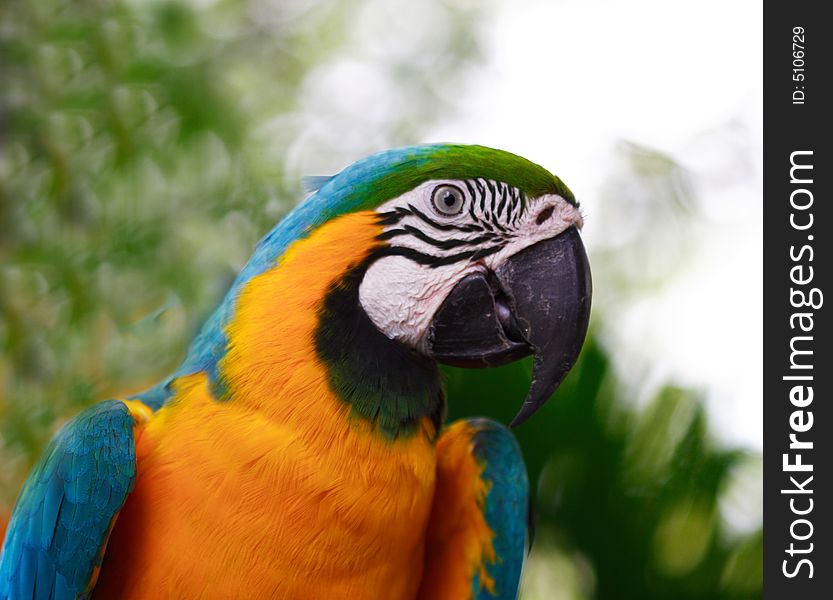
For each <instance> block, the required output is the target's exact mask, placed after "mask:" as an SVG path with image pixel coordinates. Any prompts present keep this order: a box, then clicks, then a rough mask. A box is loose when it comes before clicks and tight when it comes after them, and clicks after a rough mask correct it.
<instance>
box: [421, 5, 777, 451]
mask: <svg viewBox="0 0 833 600" xmlns="http://www.w3.org/2000/svg"><path fill="white" fill-rule="evenodd" d="M761 32H762V11H761V7H760V5H759V4H758V3H757V2H752V1H751V0H741V1H731V2H730V1H726V0H721V1H717V0H705V1H700V2H684V3H683V2H668V1H664V2H663V1H656V0H631V1H629V2H615V1H612V0H611V1H603V0H602V1H600V0H596V1H587V0H584V1H581V0H572V1H561V2H531V1H528V0H521V1H511V0H500V1H499V2H498V10H497V11H496V12H495V14H493V15H491V16H490V25H489V27H488V30H487V32H486V36H485V39H486V40H487V44H486V46H485V51H486V57H485V58H486V60H485V64H484V65H483V67H482V68H481V69H480V70H479V71H478V72H476V73H475V76H474V77H473V78H472V80H470V81H466V82H464V83H463V84H462V85H461V87H460V88H459V89H458V90H456V91H455V93H457V94H459V103H460V106H462V107H464V109H463V110H461V111H460V112H461V114H455V115H454V116H453V118H451V119H449V120H448V122H446V123H442V124H440V125H439V126H438V127H437V128H436V129H435V130H434V131H432V132H431V133H430V135H428V136H426V141H461V142H471V143H480V144H484V145H490V146H495V147H499V148H504V149H507V150H510V151H515V152H518V153H520V154H524V155H525V156H526V157H527V158H530V159H532V160H534V161H535V162H538V163H540V164H542V165H544V166H546V167H548V168H550V169H552V170H553V171H554V172H555V173H556V174H558V175H559V176H561V177H562V179H564V181H565V182H566V183H567V184H568V185H569V186H570V188H571V189H572V190H573V191H574V192H575V193H576V195H577V196H578V197H579V199H580V200H581V201H582V204H583V208H584V210H585V211H586V213H587V215H588V219H587V224H586V226H585V232H584V233H585V235H584V237H585V240H586V242H587V244H588V247H589V251H590V255H591V262H592V256H593V250H594V248H598V247H600V246H603V245H604V244H605V240H603V239H599V237H598V236H599V235H600V232H601V231H602V230H604V231H605V232H607V233H605V235H608V233H609V231H610V227H611V226H614V227H615V224H611V223H610V222H607V223H605V214H604V211H603V207H602V206H601V201H600V196H601V195H602V191H603V185H604V183H605V174H606V173H609V172H610V171H611V169H612V167H611V160H612V158H611V157H612V154H613V151H614V149H615V146H616V144H617V142H619V141H622V140H627V141H629V142H634V143H637V144H640V145H644V146H647V147H649V148H653V149H656V150H658V151H660V152H663V153H666V154H667V155H669V156H670V157H671V158H673V159H674V160H675V161H677V162H678V163H679V164H681V165H682V167H683V168H684V169H685V170H686V172H687V173H688V175H689V177H690V181H692V182H693V184H694V192H695V194H696V197H697V199H698V202H699V205H700V209H701V210H700V214H699V216H698V222H697V223H696V224H694V225H693V226H692V227H690V228H689V229H688V234H689V235H692V236H693V237H694V239H695V243H693V244H691V246H690V250H689V252H688V253H687V255H686V260H685V261H681V262H680V264H679V266H678V267H676V268H675V269H674V270H673V273H674V277H673V278H672V280H671V281H670V282H669V283H667V284H665V285H663V286H661V287H660V288H659V289H651V290H649V291H646V292H645V293H642V294H634V295H631V296H629V297H628V299H626V300H622V303H620V304H619V305H617V306H616V309H615V311H613V314H611V311H610V310H607V311H606V317H608V319H607V321H609V322H607V323H606V325H607V326H608V329H607V330H606V331H604V332H603V335H604V337H605V339H606V340H607V342H608V343H609V344H611V345H612V347H613V348H614V349H616V350H617V351H616V352H615V355H616V356H617V357H618V359H619V364H618V368H619V371H620V373H621V374H622V375H623V376H625V377H626V378H627V377H628V374H635V375H632V376H631V378H630V381H629V383H630V384H631V385H633V386H634V387H635V389H640V390H642V391H643V394H642V395H641V397H643V398H647V397H648V394H649V391H650V389H652V388H654V389H655V386H656V385H659V384H661V383H663V382H665V381H668V380H673V381H676V382H677V383H680V384H682V385H684V386H687V387H688V386H690V387H694V388H696V389H701V390H703V391H704V392H706V393H705V396H706V401H707V405H708V408H709V415H710V418H711V420H712V423H713V425H714V427H715V430H716V432H717V434H718V435H719V436H720V439H722V440H723V441H724V442H726V443H727V444H731V445H735V444H739V445H741V446H743V447H746V448H749V449H753V450H761V448H762V427H763V407H762V378H763V374H762V322H763V316H762V256H761V255H762V248H763V245H762V244H763V227H762V184H761V180H762V154H763V146H762V143H763V142H762V104H763V101H762V97H763V75H762V52H761V48H762V38H761ZM620 210H621V209H620ZM600 211H601V213H602V214H599V213H600ZM597 224H598V225H600V226H598V227H597ZM601 225H605V226H601ZM597 232H599V233H597ZM644 234H645V235H651V232H650V231H646V232H644ZM658 238H659V236H658ZM656 252H657V253H662V252H663V247H662V241H661V240H659V239H658V243H657V248H656ZM604 285H605V281H604V280H599V279H598V278H597V279H596V281H595V286H596V299H595V300H594V302H597V303H598V302H599V301H601V302H602V303H605V294H606V291H605V289H604ZM613 301H615V298H614V299H611V298H608V302H607V303H606V305H607V306H608V307H609V306H610V304H611V303H612V302H613ZM610 317H613V318H610ZM637 395H638V394H637Z"/></svg>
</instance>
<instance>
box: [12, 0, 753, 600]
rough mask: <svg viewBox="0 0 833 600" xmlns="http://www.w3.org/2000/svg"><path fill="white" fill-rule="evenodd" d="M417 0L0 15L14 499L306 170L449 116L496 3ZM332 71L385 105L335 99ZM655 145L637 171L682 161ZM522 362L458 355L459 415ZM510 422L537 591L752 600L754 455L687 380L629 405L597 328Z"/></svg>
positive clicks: (152, 374) (41, 6) (83, 5)
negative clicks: (532, 507)
mask: <svg viewBox="0 0 833 600" xmlns="http://www.w3.org/2000/svg"><path fill="white" fill-rule="evenodd" d="M401 6H402V5H398V4H396V3H391V2H385V1H384V0H360V1H357V2H301V1H287V2H282V3H276V4H274V5H271V4H269V3H268V2H265V1H255V0H252V1H250V2H246V1H242V0H226V1H217V2H213V3H212V2H207V3H202V2H190V3H189V2H175V1H156V2H119V1H115V0H98V1H85V2H73V3H69V2H60V1H57V0H44V1H41V2H24V1H23V0H11V1H9V2H5V3H3V4H2V5H1V6H0V61H2V62H0V81H2V88H0V467H2V468H1V469H0V506H2V505H3V504H5V505H7V506H8V505H10V504H11V503H12V502H13V499H14V497H15V495H16V493H17V490H18V489H19V487H20V485H21V483H22V480H23V477H24V476H25V474H26V472H28V469H29V468H30V467H31V465H32V463H33V461H34V460H36V458H37V456H38V454H39V452H40V451H41V449H42V448H43V446H44V444H45V443H46V441H47V440H48V439H49V437H50V435H51V434H52V433H53V432H54V430H55V429H56V427H58V426H59V424H60V423H61V421H62V420H63V419H64V418H66V417H67V416H69V415H72V414H74V413H75V412H77V411H78V410H80V409H81V408H83V407H84V406H87V405H89V404H90V403H92V402H95V401H97V400H99V399H102V398H105V397H108V396H117V395H123V394H124V393H125V392H129V391H134V390H137V389H141V388H143V387H146V386H147V385H149V384H152V383H154V382H155V381H156V380H158V379H159V378H161V377H162V376H163V375H165V374H167V373H169V372H170V371H171V370H172V369H173V368H174V367H175V366H176V364H177V363H178V361H179V360H180V359H181V357H182V355H183V353H184V350H185V348H186V346H187V344H188V341H189V339H190V337H191V336H192V335H193V333H194V332H195V330H196V329H197V327H198V326H199V324H200V322H201V320H202V319H203V318H204V317H205V316H206V315H207V314H208V313H209V312H210V310H211V309H212V308H213V306H214V305H215V304H216V303H217V302H218V301H219V299H220V298H221V297H222V295H223V293H224V291H225V289H226V287H227V286H228V284H229V283H230V281H231V279H232V278H233V276H234V275H235V273H236V272H237V270H238V269H239V268H240V266H241V265H242V264H243V263H244V262H245V260H246V258H247V256H248V254H249V252H250V251H251V249H252V248H253V247H254V244H255V243H256V241H257V239H258V238H259V237H260V236H261V235H263V234H264V233H265V232H266V231H267V230H268V229H269V228H271V227H272V226H273V225H274V223H275V222H277V221H278V220H279V219H280V217H281V216H282V215H283V214H284V213H285V212H286V211H287V210H288V209H289V207H291V206H292V204H293V203H294V202H296V201H297V199H298V198H300V196H301V192H300V188H299V185H298V175H299V171H300V170H302V169H303V168H304V166H305V165H304V163H305V161H306V162H312V163H313V164H315V165H316V166H317V167H318V168H321V166H324V167H328V168H330V167H332V168H335V167H337V166H339V165H343V164H345V163H347V162H349V161H350V160H352V159H355V158H358V157H359V156H361V155H363V154H365V153H367V152H368V151H371V150H375V149H379V148H382V147H385V146H390V145H395V144H402V143H411V142H415V141H418V140H419V136H420V132H421V131H423V130H425V129H426V127H427V124H428V123H430V121H431V119H433V118H435V117H436V116H437V115H438V114H440V113H441V112H444V111H445V112H447V111H448V110H451V107H450V105H449V104H448V103H447V102H446V98H445V97H444V94H445V91H446V90H447V89H449V88H448V85H447V84H448V83H449V82H450V81H453V80H454V79H455V78H458V77H460V76H461V74H463V73H465V71H466V69H467V68H468V67H469V66H470V65H471V64H472V63H473V61H474V59H476V58H477V56H478V52H479V47H480V46H479V41H478V37H477V36H478V27H477V24H478V22H479V19H480V17H481V15H482V11H483V10H486V8H487V6H488V5H484V4H481V3H476V2H470V3H469V2H451V1H450V0H448V1H442V0H432V1H431V2H425V3H421V4H420V8H418V9H417V8H414V7H413V6H411V7H410V8H407V9H405V8H401ZM414 10H421V11H423V12H421V13H419V14H417V15H416V16H415V15H414V13H409V12H408V11H414ZM400 13H402V14H400ZM417 17H418V18H417ZM397 27H398V28H399V29H397ZM394 50H395V51H394ZM356 74H359V75H361V74H365V75H366V76H367V77H368V81H370V82H371V83H372V85H371V83H368V84H367V85H366V86H365V85H363V82H362V81H359V82H357V81H353V80H352V79H351V77H354V76H355V75H356ZM339 78H342V79H344V78H346V80H347V82H348V83H352V84H353V85H356V86H357V87H359V88H365V87H366V88H367V89H369V90H370V91H369V92H368V95H367V96H361V95H359V99H358V102H360V103H367V102H371V103H375V104H372V107H371V108H373V110H369V111H366V113H365V112H361V114H359V112H357V111H356V110H354V109H355V107H354V106H351V105H350V104H349V103H348V104H346V105H344V102H346V101H344V100H342V99H339V98H334V99H332V101H331V103H330V104H328V103H326V102H322V101H321V99H320V95H319V93H318V92H319V91H320V90H321V89H322V84H321V81H322V80H326V81H329V82H330V85H332V82H333V81H335V82H336V84H337V83H338V82H339ZM324 87H326V86H324ZM336 87H337V86H336ZM377 96H378V98H377ZM380 98H381V99H380ZM385 98H387V100H385ZM391 98H392V100H391ZM339 102H342V104H339ZM357 120H358V121H359V123H358V124H356V123H355V122H354V121H357ZM351 128H352V129H351ZM309 156H315V157H316V159H315V160H311V159H306V158H305V157H309ZM649 158H650V160H648V161H644V160H643V161H640V162H638V166H639V168H635V169H634V171H635V175H634V176H635V177H636V178H640V177H642V180H644V175H645V173H644V172H640V170H642V171H645V170H646V169H647V172H648V176H649V177H650V178H651V180H652V181H665V180H663V179H662V178H659V179H657V172H658V171H659V172H662V173H666V172H668V171H669V170H670V171H671V172H674V169H673V165H669V164H666V162H664V161H666V159H664V157H661V156H657V155H651V157H649ZM646 165H647V166H646ZM309 174H317V173H309ZM663 189H664V188H663ZM686 210H688V209H686ZM594 258H595V257H594ZM599 260H600V261H605V260H608V257H606V256H604V255H600V257H599ZM610 260H613V257H610ZM594 264H595V263H594ZM598 272H601V273H606V272H610V270H608V271H606V270H604V269H600V270H599V271H598ZM603 285H605V283H604V282H603V281H602V282H597V286H603ZM603 319H604V314H603V313H602V314H599V312H598V311H597V313H596V314H595V315H594V321H595V322H596V323H599V322H600V321H603ZM529 375H530V368H529V364H528V363H525V362H521V363H517V364H514V365H510V366H508V367H504V368H502V369H496V370H493V371H483V372H467V371H458V370H448V371H447V372H446V379H447V383H448V392H449V397H450V398H451V406H450V410H451V413H452V414H451V417H457V416H462V415H471V414H488V415H490V416H493V417H495V418H498V419H501V420H503V421H508V420H509V419H511V417H512V415H513V414H514V411H515V410H516V408H517V406H518V404H519V402H520V401H521V399H522V398H523V395H524V393H525V390H526V387H527V385H528V381H529ZM518 436H519V439H520V441H521V444H522V446H523V449H524V453H525V456H526V459H527V463H528V466H529V470H530V476H531V479H532V483H533V489H534V490H535V491H536V504H537V506H538V511H539V531H538V541H537V542H536V546H535V549H534V550H533V552H532V555H531V557H530V561H529V565H528V568H527V570H526V573H525V586H524V598H605V599H606V598H641V599H648V598H657V599H659V598H668V599H671V598H726V599H729V598H737V599H741V598H757V597H760V594H761V581H762V573H761V554H762V549H761V546H762V535H761V533H760V531H759V530H757V531H756V527H757V526H756V525H755V524H753V526H752V527H751V529H750V527H748V526H747V527H745V528H743V527H741V528H738V527H736V526H733V525H732V522H733V515H734V519H735V520H737V514H738V512H741V513H742V512H743V511H744V510H745V509H744V506H745V504H744V502H745V498H748V496H750V495H751V496H755V495H756V494H759V489H758V488H757V487H756V485H757V482H758V481H759V477H757V475H756V473H755V470H756V469H759V462H760V461H759V457H750V456H747V455H745V454H742V453H740V452H736V451H732V450H725V449H720V448H719V447H718V446H717V445H716V444H715V442H714V441H713V439H712V438H711V436H710V434H709V432H708V428H707V424H706V420H705V418H704V414H703V408H702V403H701V401H700V398H699V397H698V396H697V395H696V394H695V393H693V392H691V391H688V390H683V389H677V388H674V387H666V388H665V389H663V390H662V391H661V392H660V393H659V394H658V395H657V396H656V397H655V398H654V399H653V400H652V401H651V402H650V403H649V405H648V406H647V408H645V409H644V410H637V409H635V408H634V407H633V405H632V404H631V403H630V402H628V399H627V392H626V391H625V389H624V387H623V386H622V384H621V382H620V381H619V380H618V379H617V376H616V374H615V373H614V372H613V368H612V361H611V357H610V356H609V355H608V354H607V351H606V349H605V348H604V347H603V346H602V345H601V344H600V343H599V341H598V336H595V335H594V334H593V332H591V336H590V340H589V342H588V345H587V347H586V349H585V350H584V352H583V356H582V359H581V361H580V363H579V364H578V365H577V367H576V368H575V370H574V372H573V373H572V374H571V375H570V377H569V378H568V379H567V381H566V382H565V383H564V385H563V386H562V388H561V389H560V390H559V392H558V393H557V395H556V398H555V399H554V400H553V401H552V402H550V403H549V404H548V405H547V406H546V407H544V409H542V410H541V411H540V413H539V414H538V415H536V417H535V418H534V419H532V420H530V421H529V422H528V423H527V424H525V425H524V426H522V427H521V428H520V429H519V430H518ZM750 473H751V474H750ZM741 520H742V519H741Z"/></svg>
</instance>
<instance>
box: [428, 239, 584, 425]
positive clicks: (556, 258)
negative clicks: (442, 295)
mask: <svg viewBox="0 0 833 600" xmlns="http://www.w3.org/2000/svg"><path fill="white" fill-rule="evenodd" d="M591 293H592V291H591V281H590V265H589V264H588V262H587V253H586V252H585V251H584V245H583V244H582V242H581V237H580V236H579V234H578V231H577V230H576V228H575V227H570V228H569V229H567V230H565V231H564V232H562V233H561V234H559V235H558V236H556V237H554V238H550V239H548V240H543V241H541V242H538V243H536V244H533V245H532V246H529V247H527V248H525V249H523V250H521V251H520V252H518V253H517V254H515V255H513V256H511V257H509V258H508V259H507V260H506V262H504V264H503V265H501V266H500V267H499V268H498V269H497V270H496V271H495V272H489V273H484V274H481V273H477V274H473V275H469V276H467V277H465V278H464V279H462V280H461V281H460V282H459V283H458V284H457V285H456V286H455V287H454V288H453V289H452V291H451V293H450V294H449V295H448V297H447V298H446V299H445V301H444V302H443V304H442V305H441V306H440V308H439V309H438V310H437V313H436V314H435V315H434V319H433V321H432V323H431V331H430V335H429V344H430V347H431V351H432V353H433V355H434V357H435V358H436V359H437V360H439V361H441V362H444V363H447V364H450V365H454V366H461V367H490V366H497V365H502V364H506V363H508V362H512V361H514V360H517V359H519V358H522V357H524V356H528V355H529V354H533V355H534V362H533V369H532V383H531V385H530V388H529V392H528V393H527V397H526V400H525V401H524V403H523V406H521V409H520V411H518V414H517V415H516V416H515V418H514V419H513V421H512V426H513V427H514V426H516V425H520V424H521V423H523V422H524V421H525V420H526V419H527V418H529V416H530V415H532V414H533V413H534V412H535V411H536V410H538V408H540V407H541V405H543V404H544V403H545V402H546V401H547V400H548V399H549V397H550V396H551V395H552V393H553V392H554V391H555V389H556V388H557V387H558V386H559V384H560V383H561V381H562V380H563V379H564V377H565V376H566V375H567V373H568V372H569V370H570V369H571V368H572V366H573V364H575V361H576V359H577V358H578V355H579V352H580V351H581V346H582V344H583V343H584V337H585V335H586V334H587V324H588V320H589V317H590V297H591Z"/></svg>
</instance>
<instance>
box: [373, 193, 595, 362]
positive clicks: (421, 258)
mask: <svg viewBox="0 0 833 600" xmlns="http://www.w3.org/2000/svg"><path fill="white" fill-rule="evenodd" d="M442 186H446V187H445V188H443V189H440V188H441V187H442ZM447 186H453V187H454V188H456V189H457V190H459V191H460V192H462V195H463V197H464V202H463V205H462V209H461V210H459V212H456V213H455V214H447V213H448V212H449V211H448V210H445V209H446V205H452V206H453V207H454V208H457V205H456V204H452V201H451V200H453V199H448V198H445V197H443V198H440V197H436V198H435V197H434V196H435V195H438V194H446V195H447V192H448V190H447ZM435 192H437V194H435ZM444 198H445V199H444ZM440 202H445V204H440ZM437 205H439V206H437ZM377 212H378V213H380V215H383V216H384V217H385V222H386V223H387V225H386V226H385V235H384V237H385V239H386V240H387V243H388V244H390V248H386V253H387V254H389V255H387V256H382V257H381V258H379V259H377V260H376V261H375V262H374V263H373V264H371V265H370V267H369V268H368V270H367V273H366V274H365V276H364V279H363V280H362V283H361V286H360V288H359V300H360V302H361V304H362V307H363V308H364V310H365V312H366V313H367V315H368V316H369V317H370V320H371V321H372V322H373V324H374V325H375V326H376V327H377V328H378V329H379V330H380V331H381V332H383V333H384V334H385V335H387V336H388V337H389V338H391V339H395V340H399V341H401V342H403V343H405V344H406V345H408V346H410V347H411V348H413V349H415V350H417V351H418V352H421V353H425V352H426V351H427V337H428V331H429V327H430V324H431V320H432V318H433V317H434V314H435V313H436V311H437V309H438V308H439V307H440V305H441V304H442V303H443V301H444V300H445V299H446V297H447V296H448V294H449V293H450V292H451V290H452V289H453V288H454V286H456V285H457V283H459V282H460V280H461V279H463V278H464V277H465V276H466V275H469V274H471V273H476V272H478V271H479V272H484V271H487V270H491V271H494V270H497V269H498V268H499V267H500V266H501V265H502V264H503V262H504V261H506V259H507V258H509V257H510V256H512V255H514V254H516V253H518V252H520V251H521V250H523V249H524V248H526V247H527V246H530V245H532V244H535V243H537V242H539V241H542V240H545V239H548V238H552V237H555V236H556V235H558V234H559V233H561V232H562V231H564V230H565V229H567V228H568V227H571V226H576V227H577V228H579V229H580V228H581V226H582V217H581V214H580V212H579V210H578V208H576V207H575V206H573V205H572V204H570V203H569V202H567V201H566V200H564V199H563V198H562V197H561V196H558V195H554V194H553V195H544V196H540V197H538V198H527V197H525V196H524V195H523V193H522V192H520V191H519V190H517V189H516V188H512V187H510V186H508V185H506V184H504V183H500V182H491V181H486V180H484V179H477V180H468V181H452V180H434V181H428V182H426V183H423V184H422V185H420V186H418V187H416V188H414V189H413V190H411V191H409V192H407V193H405V194H403V195H401V196H399V197H397V198H394V199H392V200H389V201H388V202H386V203H385V204H383V205H382V206H380V207H379V208H378V209H377Z"/></svg>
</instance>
